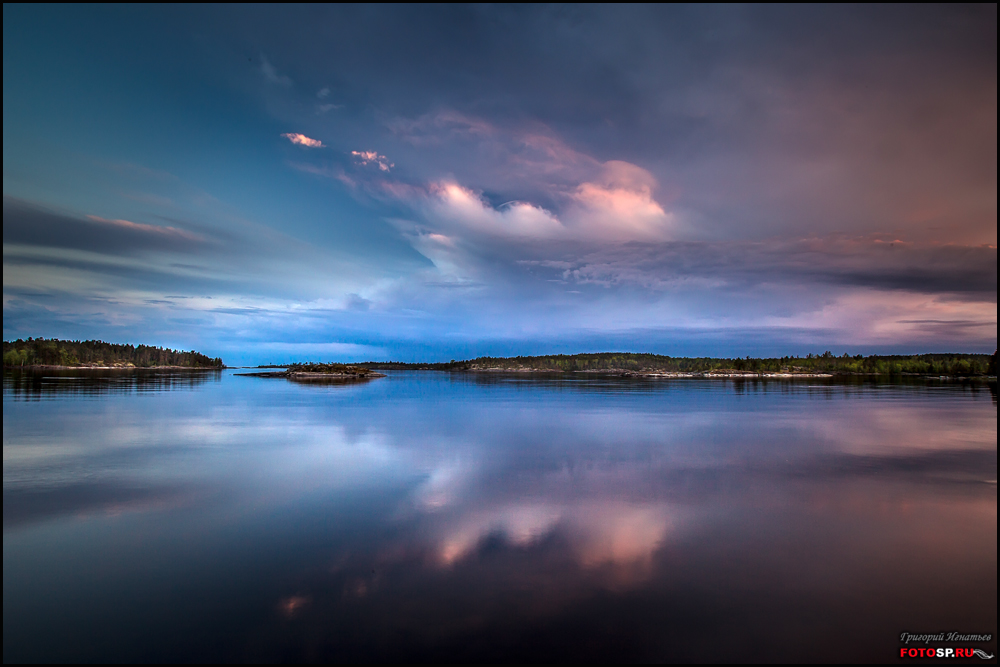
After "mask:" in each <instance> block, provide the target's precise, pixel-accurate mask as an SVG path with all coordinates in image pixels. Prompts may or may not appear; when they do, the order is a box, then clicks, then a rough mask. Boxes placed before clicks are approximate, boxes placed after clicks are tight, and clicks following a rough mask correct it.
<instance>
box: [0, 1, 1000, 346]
mask: <svg viewBox="0 0 1000 667" xmlns="http://www.w3.org/2000/svg"><path fill="white" fill-rule="evenodd" d="M996 127H997V122H996V8H995V6H991V7H985V8H959V9H953V8H950V7H930V8H927V7H908V8H896V7H876V8H869V7H853V8H841V7H804V8H803V7H793V8H788V7H782V8H774V7H742V6H740V7H711V8H702V7H683V6H682V7H627V8H619V7H617V6H610V7H592V6H584V7H569V8H567V7H562V6H560V7H545V6H532V7H461V6H460V7H451V6H448V7H382V6H374V7H371V6H361V7H340V6H337V7H320V8H317V7H292V8H287V7H284V6H280V7H250V8H244V7H241V8H232V7H209V8H203V7H181V8H174V7H153V8H147V7H124V8H122V7H83V8H79V7H65V6H61V7H39V6H11V5H5V6H4V148H3V150H4V158H3V161H4V172H3V179H4V214H3V215H4V238H3V248H4V250H3V252H4V302H3V303H4V305H3V315H4V338H5V339H7V340H9V339H12V338H17V337H27V336H44V337H61V338H101V339H104V340H109V341H115V342H143V343H150V344H158V345H166V346H170V347H176V348H184V349H191V348H194V349H198V350H199V351H202V352H205V353H206V354H210V355H212V356H222V357H223V358H224V359H225V360H226V362H227V363H230V364H234V363H248V364H249V363H263V362H268V361H288V360H294V359H324V360H328V359H336V360H345V361H356V360H365V359H400V360H442V359H443V360H447V359H451V358H466V357H472V356H478V355H482V354H494V355H499V354H503V355H507V354H535V353H550V352H564V353H572V352H582V351H600V350H633V351H651V352H659V353H665V354H674V355H726V356H729V355H739V356H743V355H747V354H750V355H782V354H805V353H806V352H819V351H823V350H826V349H832V350H834V351H835V352H837V353H840V352H850V353H852V354H853V353H859V352H860V353H873V352H904V353H908V352H925V351H945V350H949V351H951V350H954V351H979V352H992V351H993V350H994V349H995V347H996V303H997V302H996V298H997V296H996V295H997V292H996V283H997V279H996V275H997V273H996V266H997V264H996V243H997V223H996V220H997V217H996V210H997V206H996V183H997V179H996V165H997V159H996V157H997V155H996V147H997V142H996Z"/></svg>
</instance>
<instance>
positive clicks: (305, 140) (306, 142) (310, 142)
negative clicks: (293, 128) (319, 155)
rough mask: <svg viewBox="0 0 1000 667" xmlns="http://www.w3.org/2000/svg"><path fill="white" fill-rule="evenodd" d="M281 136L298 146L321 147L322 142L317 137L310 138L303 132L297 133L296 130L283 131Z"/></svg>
mask: <svg viewBox="0 0 1000 667" xmlns="http://www.w3.org/2000/svg"><path fill="white" fill-rule="evenodd" d="M281 136H283V137H284V138H285V139H288V140H289V141H290V142H292V143H293V144H298V145H299V146H305V147H307V148H323V142H322V141H320V140H319V139H312V138H310V137H307V136H306V135H304V134H299V133H298V132H285V133H284V134H282V135H281Z"/></svg>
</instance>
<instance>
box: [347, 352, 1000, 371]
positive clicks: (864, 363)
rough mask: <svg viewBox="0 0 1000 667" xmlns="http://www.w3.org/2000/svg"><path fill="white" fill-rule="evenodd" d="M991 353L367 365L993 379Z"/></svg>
mask: <svg viewBox="0 0 1000 667" xmlns="http://www.w3.org/2000/svg"><path fill="white" fill-rule="evenodd" d="M996 357H997V353H996V352H994V353H993V354H992V355H989V354H917V355H909V356H907V355H869V356H867V357H866V356H862V355H860V354H859V355H855V356H850V355H847V354H844V355H841V356H839V357H838V356H836V355H834V354H833V353H832V352H829V351H828V352H824V353H822V354H808V355H806V356H805V357H775V358H762V359H759V358H752V357H745V358H742V359H741V358H733V359H727V358H713V357H669V356H664V355H659V354H636V353H630V352H602V353H598V354H572V355H566V354H557V355H548V356H539V357H479V358H477V359H470V360H466V361H454V360H453V361H450V362H446V363H436V364H409V363H397V362H369V363H365V364H360V365H362V366H365V367H366V368H373V369H390V370H391V369H409V370H447V371H464V370H468V371H475V370H511V371H524V370H534V371H562V372H573V371H577V372H579V371H591V372H609V373H611V372H636V373H639V372H667V373H712V372H716V373H723V372H727V371H728V372H742V373H831V374H834V375H855V374H856V375H947V376H957V377H972V376H985V375H996Z"/></svg>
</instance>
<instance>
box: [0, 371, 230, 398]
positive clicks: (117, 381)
mask: <svg viewBox="0 0 1000 667" xmlns="http://www.w3.org/2000/svg"><path fill="white" fill-rule="evenodd" d="M221 376H222V372H221V371H219V370H215V369H211V370H163V369H150V370H146V369H121V370H117V369H115V370H111V369H103V368H102V369H83V368H74V369H58V368H56V369H45V370H26V371H20V370H7V369H5V370H4V373H3V393H4V400H7V398H8V395H9V396H10V398H11V400H24V401H29V400H39V399H44V398H57V397H59V396H61V395H68V396H97V395H101V394H129V393H136V392H154V391H169V390H171V389H185V388H188V389H189V388H192V387H195V386H197V385H200V384H203V383H205V382H218V381H219V380H220V379H221Z"/></svg>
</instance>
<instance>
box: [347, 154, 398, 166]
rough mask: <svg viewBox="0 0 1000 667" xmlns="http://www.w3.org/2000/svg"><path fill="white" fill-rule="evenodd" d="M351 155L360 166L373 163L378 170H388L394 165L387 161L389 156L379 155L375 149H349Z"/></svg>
mask: <svg viewBox="0 0 1000 667" xmlns="http://www.w3.org/2000/svg"><path fill="white" fill-rule="evenodd" d="M351 155H352V156H354V159H355V160H356V161H357V163H358V164H360V165H361V166H363V167H364V166H368V165H369V164H373V165H375V166H377V167H378V168H379V171H389V170H391V169H392V168H393V167H395V166H396V165H394V164H393V163H391V162H389V158H387V157H386V156H384V155H379V154H378V152H376V151H351Z"/></svg>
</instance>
